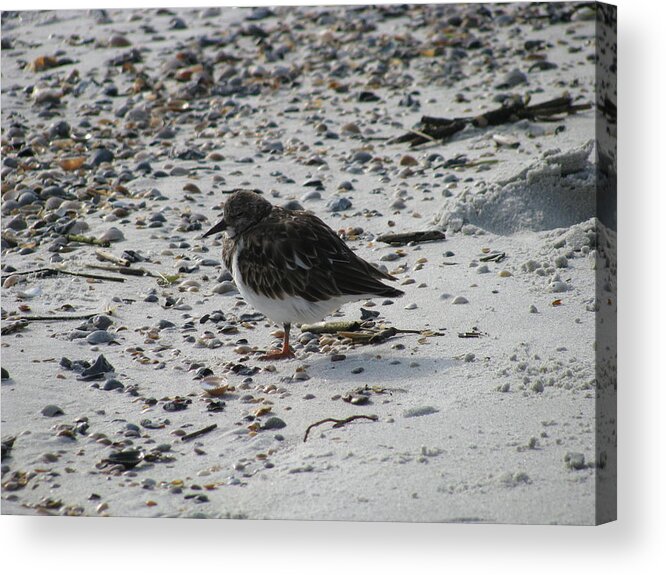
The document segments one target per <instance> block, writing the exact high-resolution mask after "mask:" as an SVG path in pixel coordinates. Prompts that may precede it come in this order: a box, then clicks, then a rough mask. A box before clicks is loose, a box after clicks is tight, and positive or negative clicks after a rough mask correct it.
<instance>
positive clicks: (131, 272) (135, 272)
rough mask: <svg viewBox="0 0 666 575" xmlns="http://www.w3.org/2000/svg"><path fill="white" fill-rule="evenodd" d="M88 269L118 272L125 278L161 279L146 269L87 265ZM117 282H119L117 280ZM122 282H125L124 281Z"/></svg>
mask: <svg viewBox="0 0 666 575" xmlns="http://www.w3.org/2000/svg"><path fill="white" fill-rule="evenodd" d="M86 267H87V268H90V269H93V270H104V271H107V272H116V273H119V274H122V275H125V276H141V277H143V276H151V277H154V278H156V277H160V276H159V275H157V274H154V273H153V272H149V271H148V270H146V269H144V268H123V267H117V266H107V265H102V264H86ZM115 281H118V280H117V279H116V280H115ZM121 281H125V280H124V279H123V280H121Z"/></svg>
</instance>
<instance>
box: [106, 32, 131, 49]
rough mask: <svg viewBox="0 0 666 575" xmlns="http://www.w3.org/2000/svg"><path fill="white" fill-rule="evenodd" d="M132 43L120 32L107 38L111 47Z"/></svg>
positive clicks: (125, 45)
mask: <svg viewBox="0 0 666 575" xmlns="http://www.w3.org/2000/svg"><path fill="white" fill-rule="evenodd" d="M131 45H132V43H131V42H130V41H129V40H128V39H127V38H126V37H125V36H123V35H122V34H114V35H113V36H111V37H110V38H109V46H110V47H111V48H127V47H129V46H131Z"/></svg>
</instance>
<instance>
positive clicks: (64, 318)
mask: <svg viewBox="0 0 666 575" xmlns="http://www.w3.org/2000/svg"><path fill="white" fill-rule="evenodd" d="M100 313H103V312H98V311H96V312H93V313H84V314H80V315H22V316H19V317H17V318H16V320H27V321H73V320H79V319H90V318H91V317H95V316H96V315H100ZM12 321H14V320H13V319H12Z"/></svg>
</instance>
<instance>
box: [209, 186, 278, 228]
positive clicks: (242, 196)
mask: <svg viewBox="0 0 666 575" xmlns="http://www.w3.org/2000/svg"><path fill="white" fill-rule="evenodd" d="M272 209H273V206H272V204H271V203H270V202H269V201H267V200H265V199H264V198H262V197H261V196H260V195H259V194H257V193H256V192H252V191H249V190H240V191H237V192H234V193H233V194H232V195H231V196H229V199H228V200H227V201H226V202H225V204H224V212H223V216H222V219H221V220H220V221H219V222H217V224H215V225H214V226H213V227H212V228H211V229H210V230H208V231H207V232H206V233H205V234H204V235H203V236H202V237H204V238H206V237H208V236H212V235H213V234H218V233H220V232H224V231H226V232H227V236H229V237H230V238H233V237H234V236H236V235H237V234H240V233H243V232H244V231H245V230H247V229H248V228H250V227H252V226H253V225H255V224H257V223H259V222H260V221H261V220H263V219H264V218H265V217H266V216H267V215H268V214H269V213H270V211H271V210H272Z"/></svg>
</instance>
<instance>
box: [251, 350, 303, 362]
mask: <svg viewBox="0 0 666 575" xmlns="http://www.w3.org/2000/svg"><path fill="white" fill-rule="evenodd" d="M294 357H296V354H295V353H294V352H293V351H291V349H290V348H286V349H284V348H283V349H280V350H275V351H269V352H268V353H267V354H265V355H262V356H260V357H259V359H260V360H262V361H270V360H273V359H292V358H294Z"/></svg>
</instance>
